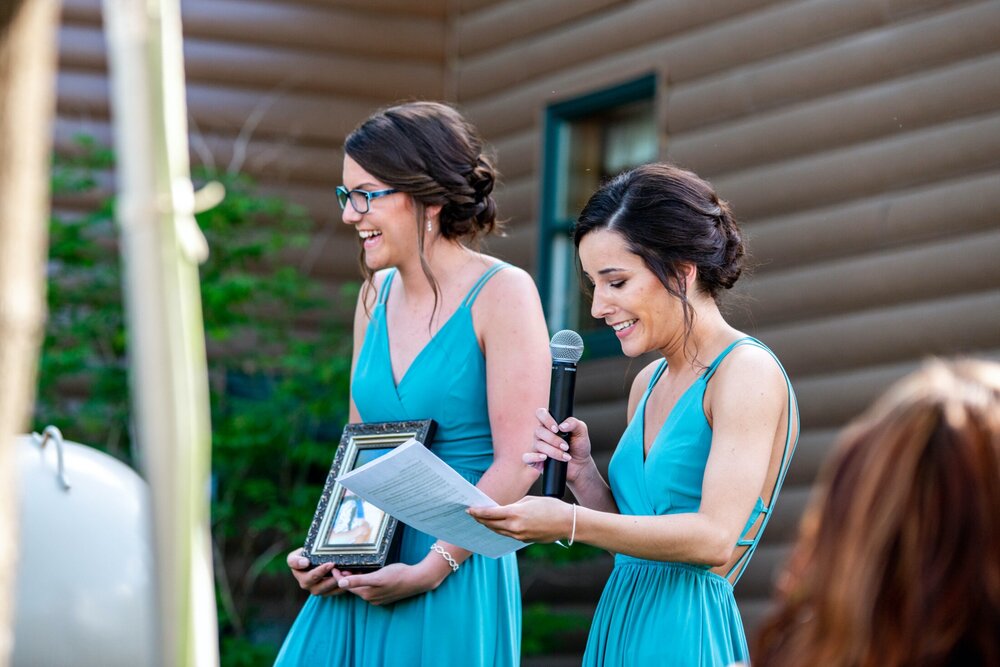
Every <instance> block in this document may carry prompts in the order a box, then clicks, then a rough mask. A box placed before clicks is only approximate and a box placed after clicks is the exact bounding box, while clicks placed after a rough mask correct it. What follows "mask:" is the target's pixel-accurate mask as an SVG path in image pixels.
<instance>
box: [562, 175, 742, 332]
mask: <svg viewBox="0 0 1000 667" xmlns="http://www.w3.org/2000/svg"><path fill="white" fill-rule="evenodd" d="M595 229H607V230H609V231H613V232H617V233H618V234H621V236H622V237H623V238H624V239H625V242H626V244H627V245H628V248H629V250H630V251H631V252H633V253H635V254H636V255H638V256H640V257H642V259H643V261H644V262H645V264H646V266H647V267H649V269H650V270H651V271H652V272H653V273H655V274H656V276H657V277H658V278H659V279H660V282H661V283H663V286H664V287H665V288H666V290H667V291H668V292H669V293H670V294H672V295H674V296H675V297H677V298H678V299H680V300H681V302H682V303H683V304H684V320H685V331H686V332H690V330H691V324H692V321H693V309H692V307H691V304H690V303H689V302H688V298H687V293H686V291H685V287H684V281H683V280H682V278H681V267H680V264H681V263H682V262H686V263H690V264H694V265H695V267H697V270H698V279H697V281H696V283H695V284H696V286H697V287H698V288H699V289H701V290H702V291H704V292H705V293H707V294H708V295H709V296H711V297H712V298H713V299H716V300H717V299H718V296H719V293H720V292H721V291H722V290H727V289H729V288H731V287H732V286H733V285H734V284H736V281H737V279H739V277H740V274H741V273H742V272H743V260H744V256H745V254H746V249H745V247H744V244H743V236H742V234H740V229H739V227H738V226H737V224H736V219H735V218H734V217H733V213H732V211H731V210H730V208H729V204H727V203H726V202H725V201H723V200H721V199H719V197H718V195H716V194H715V191H714V190H713V189H712V186H711V185H709V184H708V183H707V182H706V181H705V180H703V179H702V178H700V177H699V176H698V175H697V174H695V173H693V172H690V171H687V170H684V169H680V168H679V167H676V166H674V165H670V164H664V163H656V164H646V165H642V166H640V167H636V168H635V169H631V170H629V171H626V172H623V173H622V174H619V175H618V176H616V177H615V178H613V179H611V180H610V181H608V182H607V183H605V184H604V185H603V186H601V188H600V189H599V190H598V191H597V192H595V193H594V194H593V195H592V196H591V198H590V200H589V201H588V202H587V205H586V206H585V207H584V209H583V211H582V212H581V213H580V218H579V220H578V221H577V224H576V227H575V229H574V232H573V236H574V241H575V243H576V245H577V247H579V246H580V241H581V240H582V239H583V237H585V236H586V235H587V234H589V233H590V232H592V231H594V230H595Z"/></svg>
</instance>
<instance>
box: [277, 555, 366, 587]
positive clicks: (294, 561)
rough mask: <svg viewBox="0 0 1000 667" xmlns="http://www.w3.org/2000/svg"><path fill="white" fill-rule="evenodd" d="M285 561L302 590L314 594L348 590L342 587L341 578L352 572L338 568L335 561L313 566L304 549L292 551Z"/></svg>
mask: <svg viewBox="0 0 1000 667" xmlns="http://www.w3.org/2000/svg"><path fill="white" fill-rule="evenodd" d="M285 561H286V562H287V563H288V568H289V569H290V570H291V571H292V576H293V577H295V580H296V581H297V582H299V586H300V587H301V588H302V590H305V591H309V593H310V594H312V595H341V594H343V593H345V592H346V591H345V589H343V588H340V580H341V579H343V578H344V577H346V576H347V575H349V574H350V572H346V571H341V570H338V569H337V568H336V567H334V565H333V563H323V564H322V565H317V566H316V567H311V563H310V562H309V559H308V558H306V557H305V550H304V549H296V550H295V551H293V552H291V553H290V554H288V558H286V559H285Z"/></svg>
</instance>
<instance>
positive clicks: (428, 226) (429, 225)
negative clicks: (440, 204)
mask: <svg viewBox="0 0 1000 667" xmlns="http://www.w3.org/2000/svg"><path fill="white" fill-rule="evenodd" d="M427 231H432V229H431V219H430V218H427Z"/></svg>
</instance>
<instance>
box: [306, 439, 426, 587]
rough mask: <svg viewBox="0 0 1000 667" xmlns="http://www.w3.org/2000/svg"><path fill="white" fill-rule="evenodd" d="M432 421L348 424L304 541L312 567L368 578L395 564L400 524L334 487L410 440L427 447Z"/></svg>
mask: <svg viewBox="0 0 1000 667" xmlns="http://www.w3.org/2000/svg"><path fill="white" fill-rule="evenodd" d="M435 426H436V424H435V422H434V420H433V419H423V420H416V421H400V422H377V423H371V424H348V425H347V426H345V427H344V431H343V433H342V434H341V436H340V446H339V447H337V454H336V456H335V457H334V459H333V464H332V465H331V466H330V472H329V474H328V475H327V477H326V484H325V486H324V487H323V494H322V495H321V496H320V499H319V504H318V505H317V507H316V514H315V515H314V516H313V520H312V525H310V527H309V534H308V535H307V536H306V543H305V555H306V557H307V558H308V559H309V561H310V562H311V563H312V564H313V565H314V566H315V565H320V564H322V563H335V564H336V565H337V567H338V569H345V570H348V571H350V572H371V571H373V570H377V569H379V568H381V567H383V566H385V565H387V564H388V563H391V562H393V561H395V560H396V559H397V558H398V550H399V534H400V531H399V530H398V522H397V521H396V519H394V518H393V517H391V516H389V515H388V514H386V513H384V512H382V510H380V509H378V508H377V507H375V506H374V505H372V504H370V503H368V502H365V501H363V500H361V499H360V498H358V497H357V496H355V495H354V494H353V493H351V491H349V490H348V489H346V488H344V487H343V486H341V485H340V483H339V482H337V477H338V476H340V475H341V474H343V473H346V472H349V471H351V470H354V469H355V468H359V467H361V466H362V465H364V464H366V463H368V462H369V461H372V460H374V459H376V458H378V457H379V456H381V455H382V454H386V453H388V452H389V450H391V449H392V448H394V447H398V446H399V445H401V444H403V443H404V442H406V441H407V440H409V439H410V438H414V439H416V440H417V441H419V442H421V443H423V445H424V446H425V447H429V446H430V441H431V438H433V437H434V430H435Z"/></svg>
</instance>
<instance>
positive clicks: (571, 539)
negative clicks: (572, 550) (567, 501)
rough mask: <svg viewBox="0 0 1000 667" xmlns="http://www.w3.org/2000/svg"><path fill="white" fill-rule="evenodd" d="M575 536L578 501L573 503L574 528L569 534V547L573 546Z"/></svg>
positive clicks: (567, 544)
mask: <svg viewBox="0 0 1000 667" xmlns="http://www.w3.org/2000/svg"><path fill="white" fill-rule="evenodd" d="M575 538H576V503H573V530H572V532H570V534H569V542H567V543H566V546H568V547H571V546H573V540H574V539H575Z"/></svg>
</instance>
